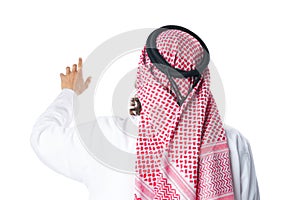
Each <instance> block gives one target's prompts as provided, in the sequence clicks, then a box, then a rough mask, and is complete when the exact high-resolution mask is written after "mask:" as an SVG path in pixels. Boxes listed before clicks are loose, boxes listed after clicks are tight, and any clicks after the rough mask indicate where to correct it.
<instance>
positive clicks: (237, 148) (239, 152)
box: [226, 125, 260, 200]
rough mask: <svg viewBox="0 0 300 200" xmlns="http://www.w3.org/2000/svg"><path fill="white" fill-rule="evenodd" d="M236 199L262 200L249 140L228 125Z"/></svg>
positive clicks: (227, 132)
mask: <svg viewBox="0 0 300 200" xmlns="http://www.w3.org/2000/svg"><path fill="white" fill-rule="evenodd" d="M226 134H227V139H228V145H229V149H230V157H231V168H232V172H233V184H234V193H235V194H234V196H235V199H236V200H260V194H259V188H258V182H257V178H256V172H255V167H254V161H253V155H252V151H251V147H250V143H249V141H248V140H247V139H246V138H245V137H244V136H243V135H242V134H241V133H240V132H239V131H238V130H236V129H234V128H233V127H231V126H228V125H226Z"/></svg>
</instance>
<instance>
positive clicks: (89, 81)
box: [84, 76, 92, 88]
mask: <svg viewBox="0 0 300 200" xmlns="http://www.w3.org/2000/svg"><path fill="white" fill-rule="evenodd" d="M91 81H92V77H91V76H89V77H88V78H87V79H86V81H85V83H84V86H85V88H87V87H88V86H89V84H90V83H91Z"/></svg>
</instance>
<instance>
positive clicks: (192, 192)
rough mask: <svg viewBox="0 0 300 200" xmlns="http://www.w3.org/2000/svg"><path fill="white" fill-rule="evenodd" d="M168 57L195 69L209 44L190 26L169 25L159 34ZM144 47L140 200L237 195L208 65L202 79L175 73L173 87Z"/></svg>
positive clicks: (161, 49) (174, 64)
mask: <svg viewBox="0 0 300 200" xmlns="http://www.w3.org/2000/svg"><path fill="white" fill-rule="evenodd" d="M156 47H157V49H158V51H159V53H160V54H161V55H162V57H163V58H164V59H165V60H166V61H167V62H168V63H169V64H170V65H171V66H172V67H174V68H175V69H180V70H184V71H190V70H194V69H195V68H196V66H197V64H198V63H199V62H201V59H203V54H204V49H203V47H202V46H201V44H200V43H199V41H198V40H197V39H195V38H194V37H193V36H191V35H190V34H188V33H187V32H185V31H182V30H177V29H169V30H165V31H163V32H161V33H160V34H159V35H158V37H157V38H156ZM169 78H170V77H168V75H166V74H165V73H163V72H162V71H160V70H159V69H158V68H156V67H155V65H154V64H153V63H152V62H151V60H150V58H149V56H148V55H147V51H146V46H145V47H144V49H143V50H142V54H141V56H140V61H139V65H138V70H137V88H138V92H137V93H138V98H139V101H140V102H141V109H142V110H141V113H140V115H141V118H140V122H139V128H138V133H139V134H138V138H137V143H136V150H137V160H136V182H135V186H136V188H135V189H136V190H135V199H136V200H148V199H149V200H150V199H151V200H152V199H156V200H163V199H188V200H196V199H201V200H203V199H228V200H229V199H230V200H231V199H234V196H233V183H232V174H231V167H230V157H229V149H228V145H227V138H226V135H225V130H224V127H223V123H222V120H221V118H220V115H219V112H218V109H217V105H216V103H215V100H214V98H213V95H212V93H211V91H210V72H209V68H208V67H206V68H205V70H204V71H203V72H202V74H201V78H200V80H199V81H198V82H197V84H196V85H195V86H194V87H192V90H191V91H189V88H191V86H192V85H193V83H194V80H193V78H192V77H186V78H172V81H174V82H175V83H176V85H177V89H178V90H179V91H180V94H181V95H182V97H186V99H184V101H183V103H182V104H181V105H180V104H179V103H178V102H179V101H178V100H179V96H178V94H177V93H176V94H175V92H174V89H173V88H174V87H171V86H172V84H171V83H170V82H171V80H170V79H169Z"/></svg>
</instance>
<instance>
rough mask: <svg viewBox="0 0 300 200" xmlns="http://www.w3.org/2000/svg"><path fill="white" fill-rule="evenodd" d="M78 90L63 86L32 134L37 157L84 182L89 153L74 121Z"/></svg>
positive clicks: (38, 120)
mask: <svg viewBox="0 0 300 200" xmlns="http://www.w3.org/2000/svg"><path fill="white" fill-rule="evenodd" d="M76 97H77V94H76V93H75V92H74V91H73V90H71V89H63V90H62V91H61V93H60V94H59V95H58V96H57V98H56V99H55V100H54V102H53V103H52V104H51V105H50V106H49V107H48V108H47V109H46V111H45V112H44V113H43V114H42V115H41V116H40V117H39V118H38V119H37V121H36V123H35V124H34V126H33V129H32V134H31V138H30V142H31V146H32V148H33V149H34V151H35V153H36V154H37V156H38V158H39V159H40V160H41V161H42V162H43V163H44V164H46V165H47V166H48V167H50V168H51V169H53V170H54V171H56V172H58V173H60V174H63V175H65V176H67V177H69V178H72V179H74V180H77V181H80V182H84V177H85V176H84V173H85V171H86V169H87V167H88V166H87V163H88V162H86V159H87V156H86V155H85V153H87V152H86V151H84V149H83V148H84V147H83V146H82V145H81V143H80V139H79V137H78V135H77V129H76V127H74V126H73V127H71V126H70V125H71V124H72V122H73V121H74V116H73V110H74V109H73V102H74V98H76Z"/></svg>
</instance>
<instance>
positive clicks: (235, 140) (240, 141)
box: [224, 124, 249, 152]
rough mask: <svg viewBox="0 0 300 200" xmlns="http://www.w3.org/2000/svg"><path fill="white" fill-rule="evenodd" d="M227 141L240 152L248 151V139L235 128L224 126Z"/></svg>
mask: <svg viewBox="0 0 300 200" xmlns="http://www.w3.org/2000/svg"><path fill="white" fill-rule="evenodd" d="M224 129H225V133H226V136H227V141H228V144H229V145H230V146H236V147H237V148H238V149H240V151H245V152H247V151H248V149H249V148H248V147H249V141H248V139H247V138H246V137H245V136H244V135H243V134H242V133H241V132H240V131H239V130H238V129H236V128H234V127H233V126H230V125H228V124H224Z"/></svg>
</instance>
